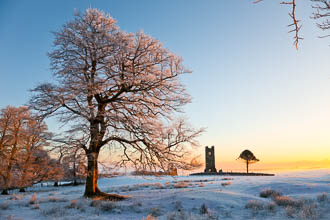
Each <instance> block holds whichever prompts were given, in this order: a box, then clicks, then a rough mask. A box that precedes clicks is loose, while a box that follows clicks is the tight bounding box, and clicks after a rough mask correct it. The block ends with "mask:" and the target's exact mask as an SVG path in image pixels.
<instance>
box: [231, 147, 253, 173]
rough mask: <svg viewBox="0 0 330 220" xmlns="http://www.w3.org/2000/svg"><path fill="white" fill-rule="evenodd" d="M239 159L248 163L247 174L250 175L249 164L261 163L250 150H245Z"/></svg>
mask: <svg viewBox="0 0 330 220" xmlns="http://www.w3.org/2000/svg"><path fill="white" fill-rule="evenodd" d="M238 159H241V160H243V161H244V162H245V163H246V173H249V164H252V163H256V162H258V161H259V159H257V158H256V157H255V156H254V155H253V153H252V152H251V151H249V150H244V151H243V152H242V153H241V154H240V155H239V157H238V158H237V159H236V160H238Z"/></svg>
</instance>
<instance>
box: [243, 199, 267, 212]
mask: <svg viewBox="0 0 330 220" xmlns="http://www.w3.org/2000/svg"><path fill="white" fill-rule="evenodd" d="M245 208H246V209H252V210H254V211H259V210H263V209H265V205H264V203H263V202H262V201H259V200H250V201H248V203H247V204H246V205H245Z"/></svg>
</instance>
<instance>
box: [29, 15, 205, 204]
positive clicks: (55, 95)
mask: <svg viewBox="0 0 330 220" xmlns="http://www.w3.org/2000/svg"><path fill="white" fill-rule="evenodd" d="M49 58H50V60H51V68H52V70H53V74H54V76H55V80H56V82H55V83H44V84H41V85H39V86H37V87H36V88H34V89H33V90H32V91H33V92H34V95H33V97H32V99H31V101H30V104H31V106H33V107H34V109H35V110H38V111H39V112H40V113H41V114H42V115H44V116H57V118H58V119H59V121H60V122H62V123H64V124H66V125H67V126H70V127H71V129H70V134H74V137H73V138H70V144H71V145H72V146H79V147H80V148H82V149H83V150H84V151H85V154H86V156H87V159H88V165H87V169H88V174H87V178H86V188H85V193H84V195H85V196H86V197H94V196H105V197H108V198H109V197H110V198H111V199H123V197H121V196H119V195H108V194H105V193H102V192H101V191H100V190H99V188H98V185H97V180H98V157H99V154H100V151H101V149H102V148H104V147H105V146H110V147H112V148H113V149H116V154H115V156H113V157H111V160H112V161H116V160H117V161H118V162H119V164H122V165H125V164H126V163H131V164H134V165H135V166H136V167H138V166H144V167H148V168H149V169H164V168H167V167H168V164H169V163H171V164H173V165H176V166H178V167H181V168H185V169H187V168H189V167H191V163H190V162H189V160H188V159H189V158H190V157H191V156H192V155H191V151H190V149H191V147H192V146H195V145H196V144H197V142H196V140H195V139H196V137H197V136H198V135H199V134H200V133H201V132H202V129H199V130H194V129H192V128H191V126H189V125H188V124H187V123H186V122H185V121H184V120H175V119H174V116H175V115H174V114H175V113H176V112H181V111H182V106H184V105H185V104H187V103H189V102H190V97H189V95H188V94H187V93H186V91H185V88H184V86H183V85H182V84H181V83H180V81H179V77H180V75H182V74H184V73H189V72H190V71H189V70H187V69H185V68H184V66H183V64H182V59H181V58H180V57H178V56H176V55H175V54H173V53H171V52H170V51H169V50H167V49H165V48H164V47H163V46H162V44H161V43H160V42H159V41H158V40H155V39H154V38H152V37H150V36H148V35H146V34H144V33H143V32H138V33H136V34H133V33H127V32H124V31H121V30H120V29H119V27H118V26H116V24H115V20H114V19H113V18H112V17H111V16H110V15H106V14H104V13H103V12H102V11H99V10H97V9H87V10H86V12H85V13H84V14H79V13H77V14H76V15H75V18H74V19H73V20H72V21H69V22H68V23H66V24H65V25H64V26H63V27H62V29H61V30H59V31H58V32H56V33H55V41H54V47H53V50H52V51H51V52H50V53H49Z"/></svg>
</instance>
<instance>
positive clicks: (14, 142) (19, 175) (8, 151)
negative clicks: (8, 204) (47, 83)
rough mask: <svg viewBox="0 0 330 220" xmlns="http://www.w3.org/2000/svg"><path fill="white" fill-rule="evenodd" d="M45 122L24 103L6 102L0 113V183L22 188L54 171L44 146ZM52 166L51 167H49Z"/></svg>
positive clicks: (6, 192) (43, 178)
mask: <svg viewBox="0 0 330 220" xmlns="http://www.w3.org/2000/svg"><path fill="white" fill-rule="evenodd" d="M49 135H50V134H49V133H48V132H47V126H46V124H45V123H43V122H42V120H40V119H38V118H37V116H35V115H33V114H31V112H30V111H29V110H28V109H27V108H26V107H24V106H22V107H17V108H16V107H11V106H8V107H6V108H4V109H1V113H0V179H1V181H0V183H1V188H2V190H3V191H2V194H8V189H9V188H12V187H20V188H21V189H24V188H25V187H27V186H30V185H32V184H34V183H36V182H40V181H43V180H47V178H48V177H50V176H52V175H55V174H56V175H57V174H58V172H56V170H57V169H56V168H55V167H51V164H52V163H51V162H50V158H49V157H48V154H47V152H45V151H44V150H43V147H45V146H46V145H47V143H46V139H48V138H49ZM50 167H51V168H50Z"/></svg>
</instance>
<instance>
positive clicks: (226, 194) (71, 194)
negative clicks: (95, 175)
mask: <svg viewBox="0 0 330 220" xmlns="http://www.w3.org/2000/svg"><path fill="white" fill-rule="evenodd" d="M99 186H100V188H101V190H102V191H104V192H108V193H118V194H122V195H128V196H130V198H129V199H127V200H125V201H121V202H111V201H100V200H87V199H85V198H83V197H82V194H83V192H84V186H75V187H73V186H63V187H51V186H47V187H45V186H43V187H42V186H40V185H39V186H35V187H32V188H29V189H28V191H27V192H26V193H18V192H14V193H13V194H12V195H9V196H0V219H1V220H2V219H25V220H27V219H68V220H69V219H70V220H75V219H79V220H81V219H126V220H129V219H153V218H152V217H151V216H153V217H156V218H158V219H173V220H174V219H292V218H294V219H295V218H296V219H330V170H314V171H303V172H288V173H280V174H277V175H276V176H274V177H262V176H255V177H253V176H250V177H244V176H241V177H229V176H225V177H222V176H193V177H190V176H178V177H168V176H167V177H150V176H145V177H141V176H121V177H115V178H109V179H100V180H99ZM267 189H271V190H275V191H278V192H280V193H281V194H282V196H277V197H276V196H273V197H268V198H262V197H260V192H264V193H265V194H266V195H267V192H272V191H265V190H267ZM148 216H149V217H148Z"/></svg>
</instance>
